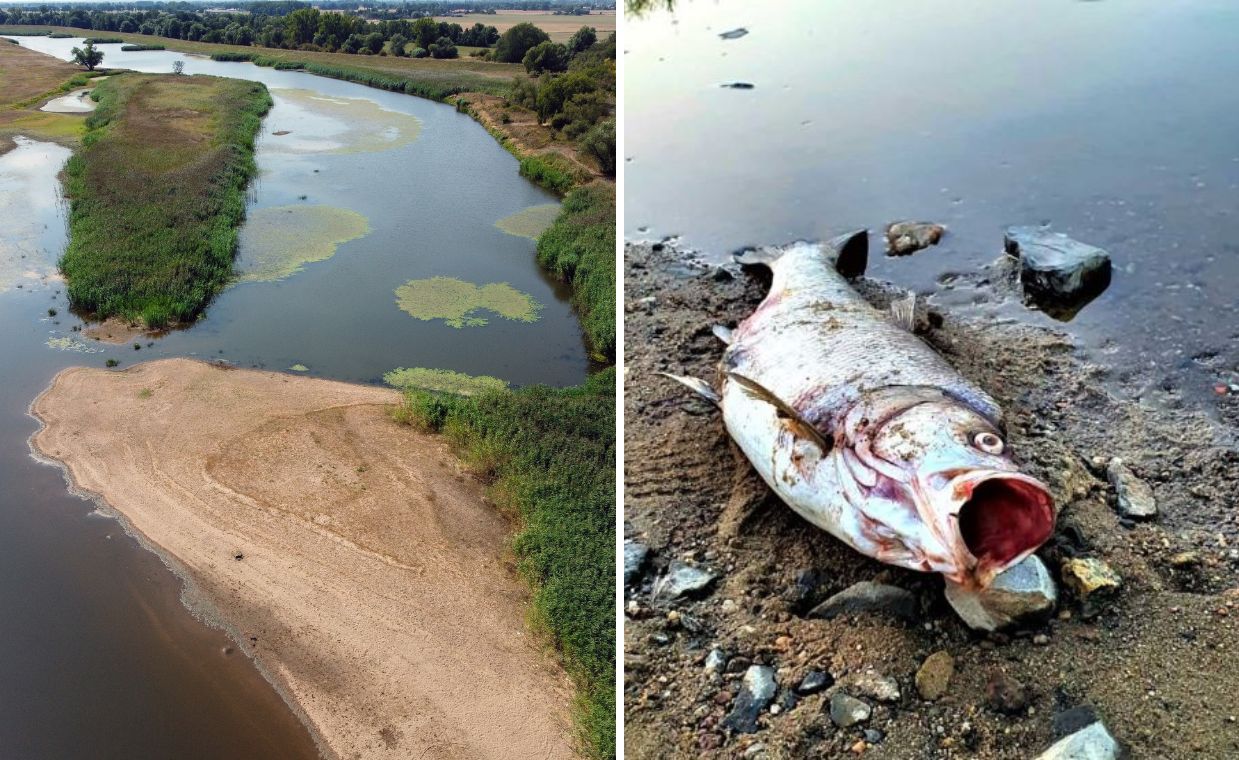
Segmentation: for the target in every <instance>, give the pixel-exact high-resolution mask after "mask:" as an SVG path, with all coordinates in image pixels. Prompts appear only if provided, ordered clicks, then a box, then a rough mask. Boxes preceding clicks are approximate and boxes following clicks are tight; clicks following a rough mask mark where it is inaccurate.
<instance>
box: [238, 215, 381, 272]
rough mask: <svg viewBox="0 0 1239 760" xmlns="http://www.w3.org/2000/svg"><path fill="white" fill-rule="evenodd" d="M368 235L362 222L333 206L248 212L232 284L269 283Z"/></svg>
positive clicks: (330, 255)
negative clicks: (235, 278)
mask: <svg viewBox="0 0 1239 760" xmlns="http://www.w3.org/2000/svg"><path fill="white" fill-rule="evenodd" d="M369 231H370V225H369V222H368V221H367V220H366V217H364V216H362V215H361V214H358V213H357V212H356V211H350V210H349V209H345V208H336V207H334V206H273V207H270V208H260V209H255V210H254V211H251V212H250V213H249V215H248V217H247V218H246V220H245V224H244V226H242V227H241V232H240V235H239V238H238V251H239V253H238V256H237V280H236V281H237V282H271V281H274V280H282V279H284V278H286V277H290V276H292V275H294V274H296V273H297V272H300V271H301V270H302V268H303V267H304V265H306V264H311V263H313V262H316V261H324V260H326V259H329V258H331V257H332V256H333V255H335V252H336V249H337V248H338V247H339V246H340V245H342V244H343V243H347V242H348V241H350V240H355V239H357V238H359V237H361V236H363V235H365V234H366V233H367V232H369Z"/></svg>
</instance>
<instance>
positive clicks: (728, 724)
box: [722, 665, 777, 734]
mask: <svg viewBox="0 0 1239 760" xmlns="http://www.w3.org/2000/svg"><path fill="white" fill-rule="evenodd" d="M776 688H777V687H776V686H775V683H774V668H772V667H769V666H767V665H752V666H750V667H749V669H748V670H747V671H745V673H744V683H743V684H742V685H741V686H740V693H739V694H737V695H736V702H735V705H734V706H733V707H732V710H731V712H730V713H728V715H727V717H726V718H723V723H722V725H723V727H724V728H730V729H731V730H732V731H735V732H736V733H738V734H752V733H756V732H757V716H759V715H761V713H762V710H765V709H766V705H768V704H770V701H771V700H773V699H774V694H775V689H776Z"/></svg>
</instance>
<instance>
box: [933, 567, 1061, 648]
mask: <svg viewBox="0 0 1239 760" xmlns="http://www.w3.org/2000/svg"><path fill="white" fill-rule="evenodd" d="M946 600H947V601H948V602H950V603H951V607H953V608H954V609H955V612H956V614H958V615H959V616H960V618H962V619H963V621H964V622H965V623H967V624H968V626H969V627H970V628H975V629H978V630H982V631H995V630H998V629H999V628H1005V627H1007V626H1009V625H1013V624H1015V623H1024V622H1029V621H1032V620H1036V619H1038V618H1042V617H1048V616H1049V615H1050V613H1051V612H1053V610H1054V605H1055V603H1057V601H1058V589H1057V587H1055V585H1054V578H1053V577H1052V576H1051V575H1050V571H1049V570H1048V569H1047V568H1046V566H1045V564H1043V563H1042V562H1041V560H1040V559H1039V558H1038V557H1037V555H1035V554H1031V555H1029V556H1028V557H1026V558H1025V559H1023V560H1021V561H1020V562H1018V563H1017V564H1015V565H1012V566H1011V567H1009V568H1007V569H1006V570H1004V571H1002V572H1001V573H999V574H998V575H997V576H996V577H995V578H994V580H993V582H991V583H990V585H989V588H987V589H985V590H984V591H981V592H979V593H977V592H972V591H968V590H966V589H964V588H962V587H961V586H957V585H955V584H954V583H949V582H948V583H947V584H946Z"/></svg>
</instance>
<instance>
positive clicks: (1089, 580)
mask: <svg viewBox="0 0 1239 760" xmlns="http://www.w3.org/2000/svg"><path fill="white" fill-rule="evenodd" d="M1062 573H1063V583H1065V584H1066V585H1067V587H1068V588H1070V589H1071V590H1072V591H1074V592H1075V595H1076V597H1078V598H1079V600H1080V604H1081V605H1082V606H1083V608H1084V613H1085V616H1086V617H1087V616H1090V615H1092V614H1096V613H1097V612H1098V611H1099V610H1100V609H1101V606H1102V605H1104V604H1105V603H1106V602H1108V601H1109V600H1110V599H1112V598H1114V596H1115V595H1116V594H1118V590H1119V587H1120V586H1121V585H1122V584H1123V579H1122V578H1121V577H1119V574H1118V573H1116V572H1114V570H1112V569H1110V566H1109V565H1107V564H1106V563H1105V562H1102V561H1101V560H1099V559H1094V558H1092V557H1076V558H1074V559H1065V560H1063V564H1062Z"/></svg>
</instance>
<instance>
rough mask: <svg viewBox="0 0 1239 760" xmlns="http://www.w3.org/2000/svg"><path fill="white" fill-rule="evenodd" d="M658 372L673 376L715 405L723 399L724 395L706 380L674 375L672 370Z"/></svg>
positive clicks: (678, 381)
mask: <svg viewBox="0 0 1239 760" xmlns="http://www.w3.org/2000/svg"><path fill="white" fill-rule="evenodd" d="M658 374H660V375H662V376H663V377H669V378H671V379H672V380H674V381H676V382H677V383H679V384H680V385H683V386H684V387H686V388H688V389H689V390H691V391H692V392H693V393H696V394H697V395H698V396H701V397H702V398H704V399H705V400H706V401H709V402H710V403H711V404H714V405H715V406H718V405H719V403H720V402H721V401H722V400H723V399H722V397H721V396H719V395H718V391H716V390H714V389H713V388H711V387H710V384H709V383H707V382H706V381H705V380H701V379H699V378H696V377H687V376H685V375H673V374H671V373H670V372H659V373H658Z"/></svg>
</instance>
